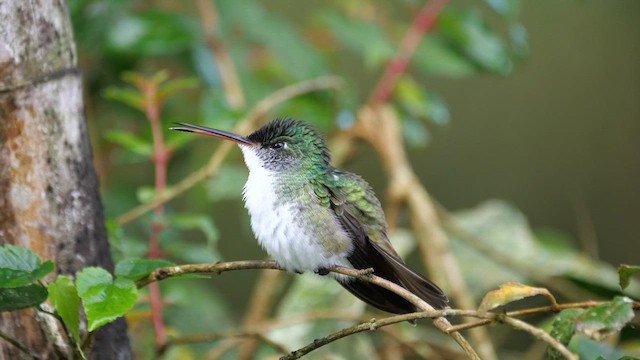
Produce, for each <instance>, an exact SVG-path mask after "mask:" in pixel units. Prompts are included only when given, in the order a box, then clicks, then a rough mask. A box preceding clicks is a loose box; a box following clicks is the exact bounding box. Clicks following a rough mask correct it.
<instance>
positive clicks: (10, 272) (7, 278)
mask: <svg viewBox="0 0 640 360" xmlns="http://www.w3.org/2000/svg"><path fill="white" fill-rule="evenodd" d="M53 269H54V265H53V262H52V261H50V260H49V261H45V262H44V263H42V260H41V259H40V257H39V256H38V255H36V254H34V253H32V252H31V251H29V250H27V249H25V248H23V247H19V246H13V245H5V246H3V247H1V248H0V288H5V289H6V288H16V287H21V286H25V285H28V284H31V283H33V282H34V281H37V280H40V279H42V278H43V277H45V276H46V275H47V274H49V273H50V272H52V271H53Z"/></svg>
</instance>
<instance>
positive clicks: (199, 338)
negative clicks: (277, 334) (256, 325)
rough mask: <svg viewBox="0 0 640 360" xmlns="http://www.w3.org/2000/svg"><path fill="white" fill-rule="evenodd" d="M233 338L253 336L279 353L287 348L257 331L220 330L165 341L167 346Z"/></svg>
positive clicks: (286, 350)
mask: <svg viewBox="0 0 640 360" xmlns="http://www.w3.org/2000/svg"><path fill="white" fill-rule="evenodd" d="M234 338H253V339H257V340H259V341H262V342H263V343H265V344H267V345H269V346H271V347H272V348H274V349H275V350H277V351H279V352H281V353H283V354H284V353H287V352H289V350H288V349H287V348H285V347H284V346H283V345H281V344H278V343H277V342H275V341H272V340H270V339H269V338H267V337H265V336H264V335H262V334H261V333H260V332H258V331H250V330H248V331H229V332H221V333H212V334H195V335H185V336H180V337H175V338H171V339H169V340H168V341H167V347H169V346H177V345H190V344H199V343H203V342H212V341H217V340H223V339H234Z"/></svg>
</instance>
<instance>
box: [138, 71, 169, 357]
mask: <svg viewBox="0 0 640 360" xmlns="http://www.w3.org/2000/svg"><path fill="white" fill-rule="evenodd" d="M157 85H158V84H156V83H155V82H154V81H152V80H144V81H143V84H142V91H143V95H144V104H145V107H144V112H145V115H146V116H147V119H148V120H149V123H150V125H151V134H152V136H153V165H154V168H155V190H156V193H160V192H162V191H163V190H164V189H165V188H166V186H167V162H168V161H169V152H168V151H167V148H166V146H165V143H164V138H163V136H162V124H161V122H160V106H161V105H160V103H159V101H158V96H157V95H158V92H157V90H158V87H157ZM155 214H156V218H155V219H154V220H152V222H151V237H150V239H149V252H148V256H149V258H152V259H153V258H159V257H161V255H162V251H161V249H160V233H161V232H162V230H163V229H164V224H163V223H162V219H161V218H162V215H163V214H164V206H163V205H160V206H158V207H156V208H155ZM151 285H154V286H150V287H149V302H150V305H151V320H152V323H153V329H154V331H155V335H156V337H155V342H156V350H157V351H158V352H161V351H163V349H164V347H165V346H166V343H167V337H166V331H165V326H164V321H163V319H162V313H163V311H162V296H161V294H160V285H159V284H157V283H156V284H151Z"/></svg>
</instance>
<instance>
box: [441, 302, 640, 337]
mask: <svg viewBox="0 0 640 360" xmlns="http://www.w3.org/2000/svg"><path fill="white" fill-rule="evenodd" d="M606 303H608V301H581V302H575V303H567V304H556V305H554V306H552V305H549V306H540V307H536V308H531V309H522V310H514V311H508V312H506V313H504V315H505V316H509V317H520V316H530V315H538V314H544V313H551V312H554V313H555V312H560V311H562V310H565V309H588V308H592V307H596V306H600V305H602V304H606ZM632 307H633V309H634V310H636V311H637V310H639V309H640V302H638V301H634V302H633V304H632ZM454 314H455V315H462V316H474V317H479V316H476V312H474V311H473V310H470V311H466V312H455V313H454ZM488 314H493V313H488ZM495 321H496V320H495V318H493V317H492V318H485V319H483V320H479V321H475V322H469V323H465V324H459V325H454V326H452V327H450V328H449V329H448V330H447V331H462V330H468V329H472V328H475V327H479V326H484V325H488V324H491V323H494V322H495Z"/></svg>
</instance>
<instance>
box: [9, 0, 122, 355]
mask: <svg viewBox="0 0 640 360" xmlns="http://www.w3.org/2000/svg"><path fill="white" fill-rule="evenodd" d="M98 190H99V189H98V179H97V176H96V173H95V169H94V167H93V163H92V154H91V147H90V144H89V138H88V133H87V128H86V121H85V118H84V108H83V101H82V83H81V76H80V71H79V69H78V67H77V59H76V52H75V45H74V42H73V34H72V29H71V22H70V19H69V14H68V10H67V5H66V3H65V1H64V0H58V1H56V0H9V1H0V245H2V244H14V245H20V246H25V247H28V248H30V249H31V250H33V251H34V252H36V253H38V254H39V255H40V256H41V257H42V258H43V259H51V260H53V261H54V262H55V263H56V273H58V274H70V275H74V274H75V273H76V272H77V271H79V270H80V269H82V268H84V267H86V266H91V265H96V266H102V267H104V268H106V269H108V270H110V271H111V270H113V261H112V259H111V255H110V252H109V244H108V242H107V234H106V230H105V226H104V217H103V213H102V204H101V202H100V195H99V192H98ZM51 277H53V276H51ZM0 332H2V333H4V334H7V335H9V336H11V337H13V338H14V339H17V340H18V341H19V342H20V343H22V344H23V345H25V346H26V347H28V348H29V349H32V350H33V351H34V353H36V354H38V355H39V356H41V358H43V359H57V358H64V357H67V356H68V354H69V351H70V350H69V349H68V347H65V345H64V344H65V339H64V336H63V335H62V334H63V332H62V331H61V329H60V325H59V324H58V323H57V321H54V320H53V319H52V317H51V316H49V315H43V314H41V313H39V312H35V311H34V310H32V309H29V310H23V311H15V312H8V313H2V314H0ZM23 357H25V354H24V353H23V352H21V351H20V350H18V349H17V348H16V347H14V346H13V345H11V344H10V343H8V342H6V341H3V340H2V339H0V359H19V358H23ZM89 358H91V359H99V358H103V359H129V358H131V350H130V347H129V340H128V338H127V333H126V325H125V322H124V320H123V319H120V320H119V321H116V322H114V323H112V324H110V325H108V326H105V327H104V328H102V329H101V330H98V333H97V334H96V337H95V339H94V347H93V349H92V353H91V354H89Z"/></svg>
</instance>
